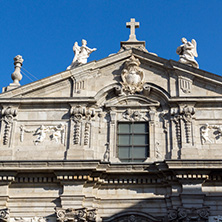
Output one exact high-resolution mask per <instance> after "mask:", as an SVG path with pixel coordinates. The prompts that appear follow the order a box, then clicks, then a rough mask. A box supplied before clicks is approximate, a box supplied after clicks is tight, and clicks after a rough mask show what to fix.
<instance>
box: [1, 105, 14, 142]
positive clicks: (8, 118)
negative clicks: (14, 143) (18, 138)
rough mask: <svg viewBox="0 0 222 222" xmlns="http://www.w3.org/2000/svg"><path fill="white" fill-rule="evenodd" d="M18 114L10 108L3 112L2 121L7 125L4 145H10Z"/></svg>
mask: <svg viewBox="0 0 222 222" xmlns="http://www.w3.org/2000/svg"><path fill="white" fill-rule="evenodd" d="M17 113H18V111H17V109H16V108H13V107H10V106H9V107H7V108H4V109H2V111H1V115H2V119H3V121H4V123H5V130H4V136H3V145H8V142H9V137H10V133H11V127H12V124H13V119H14V118H15V117H16V116H17Z"/></svg>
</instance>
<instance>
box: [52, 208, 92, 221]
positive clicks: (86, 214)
mask: <svg viewBox="0 0 222 222" xmlns="http://www.w3.org/2000/svg"><path fill="white" fill-rule="evenodd" d="M55 210H56V216H57V220H58V221H61V222H65V221H74V222H82V221H91V222H94V221H96V209H87V208H80V209H73V208H68V209H62V208H56V209H55Z"/></svg>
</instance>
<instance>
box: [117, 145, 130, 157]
mask: <svg viewBox="0 0 222 222" xmlns="http://www.w3.org/2000/svg"><path fill="white" fill-rule="evenodd" d="M130 157H131V156H130V147H119V158H120V159H121V158H130Z"/></svg>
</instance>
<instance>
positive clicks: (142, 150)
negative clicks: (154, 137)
mask: <svg viewBox="0 0 222 222" xmlns="http://www.w3.org/2000/svg"><path fill="white" fill-rule="evenodd" d="M117 132H118V134H117V150H118V151H117V155H118V157H119V159H120V160H121V161H122V162H143V161H144V160H145V159H146V158H147V157H148V156H149V147H148V144H149V141H148V138H149V134H148V124H147V123H146V122H124V123H121V122H120V123H118V129H117Z"/></svg>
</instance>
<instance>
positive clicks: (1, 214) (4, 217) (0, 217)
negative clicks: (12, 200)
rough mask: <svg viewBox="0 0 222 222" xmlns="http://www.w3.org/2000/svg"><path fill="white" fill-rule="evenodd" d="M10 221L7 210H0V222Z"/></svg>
mask: <svg viewBox="0 0 222 222" xmlns="http://www.w3.org/2000/svg"><path fill="white" fill-rule="evenodd" d="M9 221H10V215H9V209H8V208H5V209H1V210H0V222H9Z"/></svg>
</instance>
